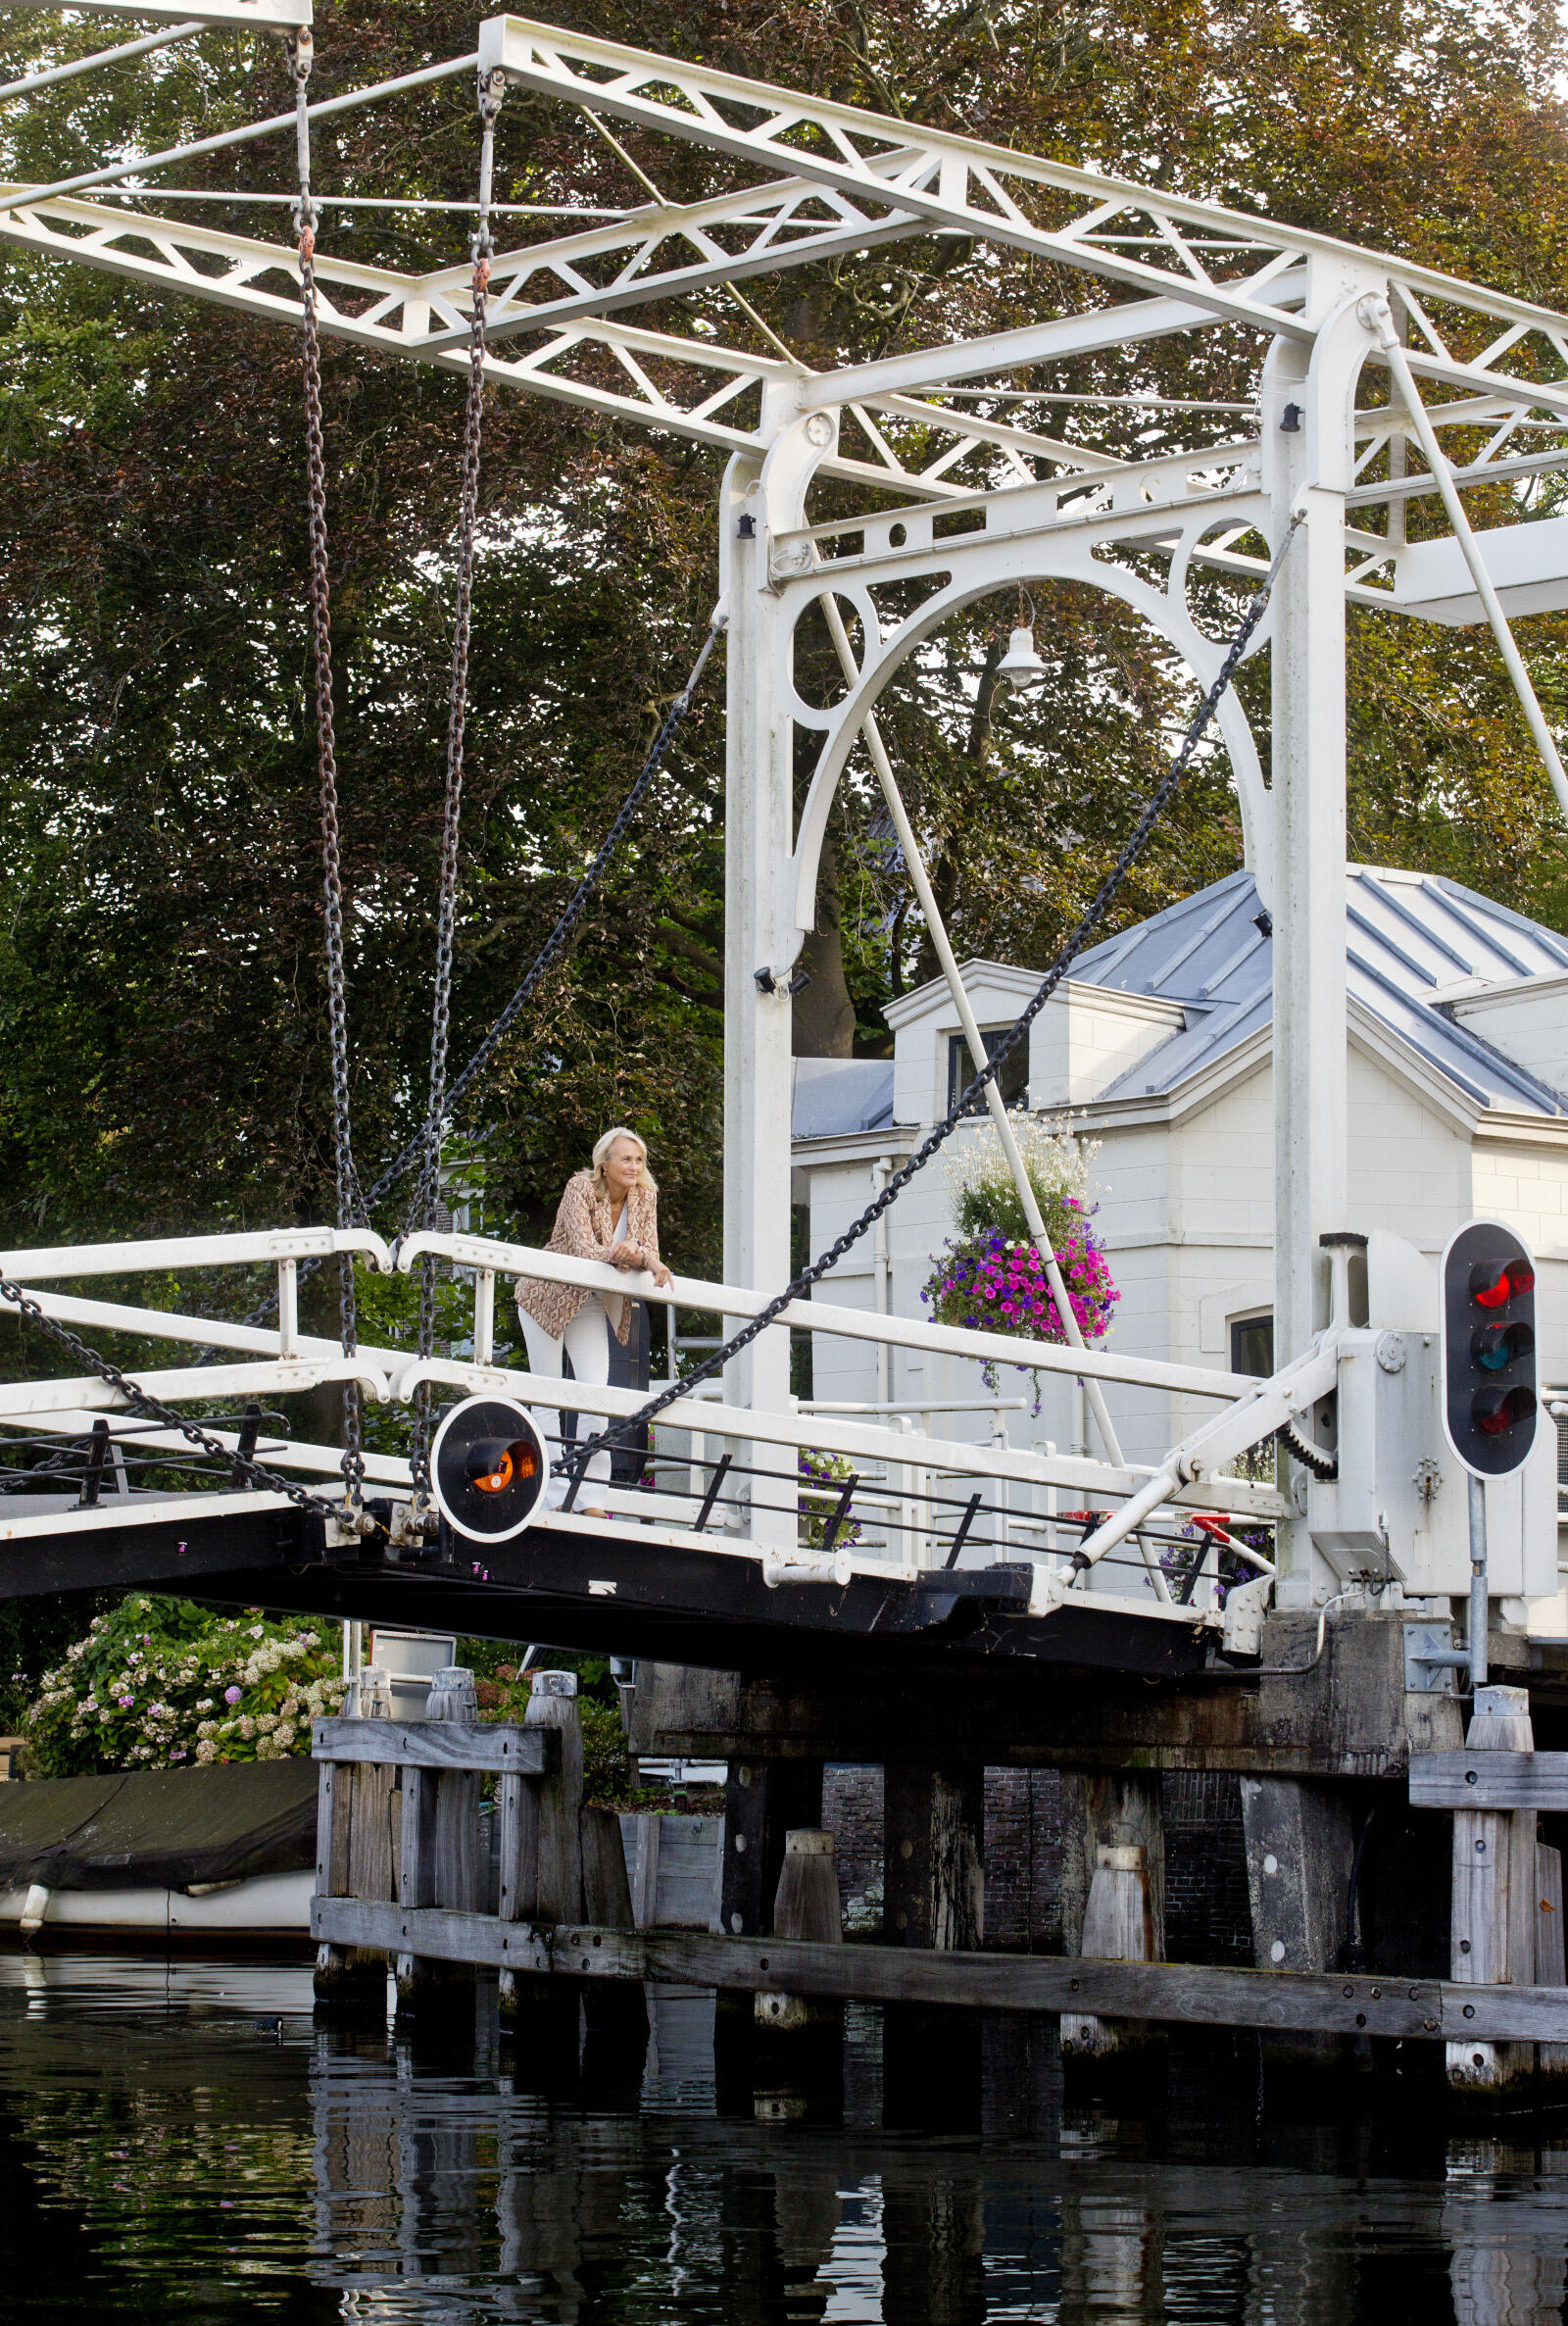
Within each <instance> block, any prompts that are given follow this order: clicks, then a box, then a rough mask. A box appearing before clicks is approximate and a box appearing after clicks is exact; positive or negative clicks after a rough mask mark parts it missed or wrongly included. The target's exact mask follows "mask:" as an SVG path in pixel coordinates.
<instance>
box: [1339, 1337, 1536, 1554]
mask: <svg viewBox="0 0 1568 2326" xmlns="http://www.w3.org/2000/svg"><path fill="white" fill-rule="evenodd" d="M1442 1399H1443V1369H1442V1346H1441V1336H1440V1335H1439V1334H1438V1332H1436V1331H1435V1330H1434V1331H1430V1332H1394V1331H1379V1330H1377V1329H1375V1328H1372V1327H1368V1328H1366V1329H1365V1330H1362V1331H1357V1332H1351V1333H1349V1334H1348V1335H1347V1336H1346V1339H1345V1341H1344V1342H1343V1343H1342V1345H1341V1358H1340V1386H1339V1395H1338V1399H1337V1414H1336V1422H1337V1430H1338V1447H1337V1452H1338V1456H1339V1476H1338V1477H1337V1478H1334V1479H1330V1480H1327V1481H1319V1480H1315V1479H1314V1480H1310V1481H1307V1482H1306V1496H1307V1503H1306V1518H1307V1531H1308V1532H1309V1534H1310V1535H1311V1538H1312V1542H1313V1545H1314V1547H1315V1548H1316V1549H1317V1550H1318V1551H1319V1552H1320V1553H1321V1554H1322V1556H1323V1557H1324V1559H1326V1560H1327V1561H1328V1563H1329V1566H1330V1567H1331V1569H1332V1570H1333V1572H1334V1574H1335V1575H1336V1576H1337V1577H1338V1579H1339V1581H1340V1582H1342V1583H1348V1582H1352V1581H1355V1580H1358V1579H1360V1578H1362V1577H1368V1578H1370V1579H1371V1580H1373V1581H1374V1582H1375V1581H1377V1580H1378V1579H1379V1578H1380V1577H1382V1576H1384V1575H1387V1576H1389V1577H1391V1578H1392V1579H1393V1580H1394V1581H1395V1582H1397V1583H1399V1584H1400V1585H1402V1587H1403V1590H1404V1595H1405V1597H1406V1598H1407V1599H1428V1598H1432V1599H1438V1598H1462V1597H1464V1596H1465V1594H1467V1593H1468V1591H1469V1588H1470V1524H1469V1507H1468V1500H1467V1495H1468V1485H1467V1477H1466V1472H1465V1470H1464V1469H1463V1467H1462V1466H1461V1464H1460V1463H1459V1461H1458V1460H1457V1459H1456V1458H1455V1456H1454V1455H1453V1454H1452V1453H1451V1452H1450V1451H1449V1448H1448V1445H1447V1441H1446V1438H1445V1436H1444V1432H1443V1421H1442ZM1486 1497H1487V1542H1488V1576H1489V1583H1490V1589H1491V1596H1492V1597H1493V1598H1494V1599H1534V1598H1538V1597H1543V1596H1547V1595H1549V1594H1550V1593H1552V1592H1554V1591H1555V1590H1556V1589H1557V1587H1558V1574H1557V1465H1556V1460H1555V1445H1554V1438H1553V1433H1552V1432H1551V1431H1550V1430H1542V1431H1540V1432H1539V1433H1538V1435H1537V1441H1536V1446H1535V1449H1534V1451H1533V1452H1532V1453H1531V1455H1530V1456H1529V1457H1528V1459H1527V1460H1525V1462H1524V1463H1523V1464H1522V1465H1521V1467H1520V1468H1519V1469H1517V1470H1516V1471H1514V1472H1512V1473H1511V1474H1510V1475H1508V1476H1506V1477H1499V1478H1488V1479H1487V1481H1486Z"/></svg>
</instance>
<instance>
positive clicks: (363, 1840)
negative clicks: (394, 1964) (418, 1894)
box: [315, 1664, 397, 2022]
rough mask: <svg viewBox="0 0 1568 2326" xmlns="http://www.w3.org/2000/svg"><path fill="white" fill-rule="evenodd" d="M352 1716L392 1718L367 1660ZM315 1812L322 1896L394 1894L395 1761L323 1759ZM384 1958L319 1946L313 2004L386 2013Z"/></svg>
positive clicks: (371, 2015) (370, 2015) (363, 2014)
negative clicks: (392, 1763) (338, 1762)
mask: <svg viewBox="0 0 1568 2326" xmlns="http://www.w3.org/2000/svg"><path fill="white" fill-rule="evenodd" d="M343 1709H344V1712H345V1713H346V1714H347V1715H348V1716H349V1717H350V1718H360V1719H367V1720H389V1719H390V1718H391V1716H392V1691H391V1685H390V1683H389V1681H388V1679H387V1676H386V1674H385V1672H383V1671H381V1670H379V1669H378V1668H377V1666H376V1665H374V1664H368V1665H367V1666H366V1667H365V1669H364V1670H363V1671H362V1672H360V1673H359V1674H358V1675H357V1677H355V1678H353V1679H351V1680H350V1682H349V1691H348V1697H347V1700H346V1701H345V1704H344V1707H343ZM318 1783H319V1790H318V1796H317V1812H316V1887H317V1890H318V1891H319V1893H320V1894H321V1895H322V1896H323V1897H328V1896H337V1897H344V1896H347V1897H350V1898H385V1899H389V1898H391V1897H393V1896H394V1895H395V1893H396V1887H397V1884H396V1866H395V1860H396V1848H395V1842H394V1835H393V1812H394V1806H395V1804H394V1796H395V1792H396V1787H397V1771H396V1769H395V1768H393V1767H391V1766H390V1765H388V1766H386V1767H380V1766H377V1765H375V1764H373V1763H371V1762H362V1763H360V1764H359V1765H357V1766H345V1765H334V1764H333V1763H332V1762H330V1761H323V1762H322V1764H321V1770H320V1776H319V1781H318ZM386 1972H387V1957H386V1955H384V1954H383V1953H382V1952H381V1950H380V1949H379V1948H377V1947H335V1946H332V1945H329V1944H324V1943H323V1944H322V1945H321V1946H319V1947H318V1949H317V1950H316V1980H315V1990H316V2007H317V2009H318V2010H319V2012H321V2013H323V2014H324V2015H327V2016H334V2017H341V2018H353V2019H371V2020H375V2021H378V2022H384V2021H385V2018H386Z"/></svg>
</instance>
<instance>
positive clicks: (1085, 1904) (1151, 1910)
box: [1061, 1771, 1165, 2076]
mask: <svg viewBox="0 0 1568 2326" xmlns="http://www.w3.org/2000/svg"><path fill="white" fill-rule="evenodd" d="M1061 1827H1062V1916H1061V1918H1062V1944H1063V1946H1064V1947H1065V1949H1066V1951H1067V1952H1068V1954H1071V1955H1085V1956H1091V1957H1093V1958H1094V1959H1095V1960H1097V1961H1103V1962H1160V1961H1163V1959H1164V1955H1165V1827H1164V1819H1163V1815H1162V1811H1161V1807H1160V1794H1159V1779H1158V1777H1157V1776H1152V1775H1147V1774H1145V1773H1143V1772H1142V1771H1118V1772H1116V1773H1114V1774H1111V1775H1108V1776H1099V1775H1096V1776H1090V1775H1078V1774H1077V1773H1076V1772H1073V1771H1067V1772H1064V1774H1063V1777H1062V1787H1061ZM1163 2040H1164V2038H1163V2034H1162V2032H1161V2031H1159V2030H1157V2029H1152V2028H1151V2027H1150V2025H1149V2023H1148V2021H1147V2020H1141V2019H1102V2018H1099V2017H1097V2016H1096V2015H1094V2014H1093V2013H1091V2012H1067V2013H1063V2016H1062V2021H1061V2053H1062V2062H1063V2066H1064V2068H1065V2067H1067V2065H1068V2063H1072V2065H1073V2072H1074V2073H1075V2074H1078V2075H1080V2076H1081V2075H1082V2073H1083V2072H1084V2071H1085V2070H1086V2069H1088V2068H1090V2067H1092V2066H1093V2065H1094V2064H1095V2063H1103V2064H1104V2063H1108V2062H1109V2061H1110V2060H1111V2059H1112V2058H1116V2059H1118V2060H1119V2059H1121V2058H1123V2057H1132V2056H1135V2055H1142V2054H1145V2053H1147V2052H1148V2051H1149V2050H1150V2049H1151V2047H1152V2046H1153V2045H1156V2044H1159V2043H1162V2042H1163Z"/></svg>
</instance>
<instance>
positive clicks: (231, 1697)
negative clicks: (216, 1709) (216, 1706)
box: [223, 1688, 244, 1705]
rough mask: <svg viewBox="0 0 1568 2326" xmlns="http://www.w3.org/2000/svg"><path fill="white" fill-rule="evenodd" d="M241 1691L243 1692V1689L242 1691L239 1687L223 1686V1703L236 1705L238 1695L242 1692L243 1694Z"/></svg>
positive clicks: (238, 1698)
mask: <svg viewBox="0 0 1568 2326" xmlns="http://www.w3.org/2000/svg"><path fill="white" fill-rule="evenodd" d="M243 1693H244V1691H243V1690H242V1689H239V1688H225V1689H224V1690H223V1702H224V1704H225V1705H237V1704H238V1703H239V1700H240V1697H241V1696H242V1694H243Z"/></svg>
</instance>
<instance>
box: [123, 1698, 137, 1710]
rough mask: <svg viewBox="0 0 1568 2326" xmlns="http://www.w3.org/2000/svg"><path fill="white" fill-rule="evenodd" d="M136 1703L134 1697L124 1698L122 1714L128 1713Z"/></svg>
mask: <svg viewBox="0 0 1568 2326" xmlns="http://www.w3.org/2000/svg"><path fill="white" fill-rule="evenodd" d="M135 1701H136V1699H135V1698H134V1697H133V1696H123V1697H122V1698H121V1700H120V1708H121V1710H122V1711H123V1712H128V1711H129V1710H130V1707H131V1706H132V1705H133V1704H134V1703H135Z"/></svg>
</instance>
